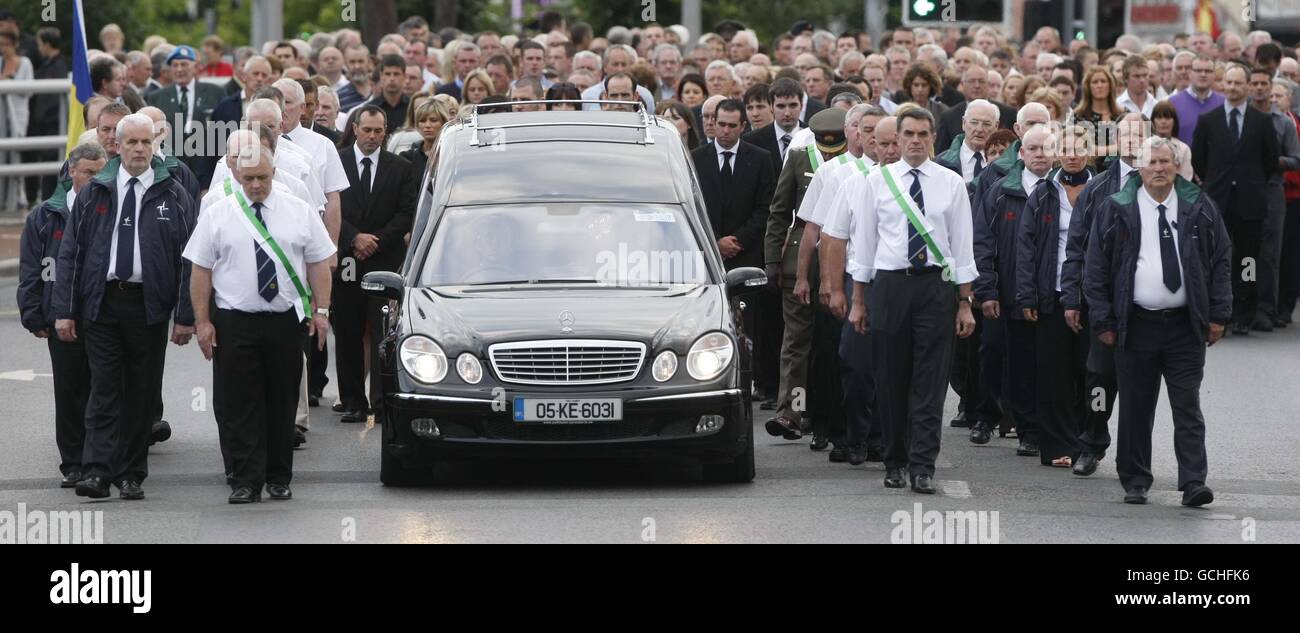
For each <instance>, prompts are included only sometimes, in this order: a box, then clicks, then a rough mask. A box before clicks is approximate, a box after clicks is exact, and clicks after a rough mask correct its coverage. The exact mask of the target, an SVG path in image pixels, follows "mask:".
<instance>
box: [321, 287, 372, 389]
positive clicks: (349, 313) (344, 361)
mask: <svg viewBox="0 0 1300 633" xmlns="http://www.w3.org/2000/svg"><path fill="white" fill-rule="evenodd" d="M331 304H332V305H331V310H332V316H331V317H330V319H331V320H332V321H333V327H334V371H335V373H337V374H338V379H339V400H341V401H342V402H343V407H344V408H345V409H347V410H348V411H367V410H369V409H370V407H371V406H372V405H373V406H379V402H371V401H370V398H369V395H368V393H370V394H373V393H375V392H376V389H377V388H378V386H379V339H380V337H381V336H382V334H381V330H382V329H383V322H382V316H383V314H382V313H381V312H380V308H381V307H382V306H383V305H384V302H383V301H381V300H379V299H375V298H372V297H369V296H367V295H366V294H364V293H362V292H361V284H359V283H357V282H355V281H341V280H339V279H335V281H334V293H333V296H332V297H331ZM367 328H368V329H367ZM367 331H369V332H370V347H369V349H367V348H366V344H365V335H366V332H367ZM367 356H369V358H370V368H371V371H370V382H371V389H370V391H369V392H367V391H366V358H367Z"/></svg>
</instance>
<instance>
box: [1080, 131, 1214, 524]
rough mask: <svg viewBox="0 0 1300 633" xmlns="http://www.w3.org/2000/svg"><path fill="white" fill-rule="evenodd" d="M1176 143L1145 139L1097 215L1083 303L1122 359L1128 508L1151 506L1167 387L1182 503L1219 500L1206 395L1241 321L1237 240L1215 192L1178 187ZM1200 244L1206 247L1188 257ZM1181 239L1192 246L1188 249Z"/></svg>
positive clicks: (1122, 464)
mask: <svg viewBox="0 0 1300 633" xmlns="http://www.w3.org/2000/svg"><path fill="white" fill-rule="evenodd" d="M1178 161H1179V159H1178V152H1177V151H1175V149H1174V146H1173V145H1172V143H1170V141H1168V140H1166V139H1163V138H1160V137H1151V138H1148V139H1147V140H1146V141H1145V142H1144V143H1143V145H1142V149H1141V152H1140V153H1139V155H1138V165H1140V167H1139V169H1138V171H1139V174H1140V176H1141V179H1140V180H1138V179H1133V180H1130V181H1129V183H1128V184H1127V185H1126V186H1125V187H1124V188H1123V189H1121V190H1120V191H1119V192H1118V193H1116V194H1115V195H1112V196H1110V197H1109V198H1108V199H1107V200H1105V201H1104V202H1103V205H1102V206H1101V207H1100V208H1099V209H1098V213H1097V217H1096V220H1095V221H1096V223H1097V225H1096V226H1095V227H1094V229H1093V236H1094V237H1093V239H1092V241H1091V242H1090V243H1089V245H1088V256H1087V270H1086V272H1085V273H1084V292H1085V293H1086V295H1087V299H1088V306H1089V309H1090V310H1091V311H1092V315H1091V318H1092V334H1093V335H1094V336H1096V337H1097V338H1098V339H1099V340H1101V341H1102V343H1104V344H1105V345H1107V346H1112V347H1114V349H1115V360H1116V370H1117V374H1118V377H1119V383H1120V384H1122V385H1124V387H1123V388H1122V389H1120V391H1119V429H1118V433H1119V442H1118V443H1119V454H1118V456H1117V458H1116V460H1115V470H1116V471H1117V472H1118V474H1119V480H1120V484H1121V485H1122V486H1123V487H1124V491H1125V496H1124V502H1125V503H1132V504H1144V503H1146V502H1147V494H1148V491H1149V489H1150V488H1151V484H1152V483H1153V482H1154V477H1153V476H1152V473H1151V429H1152V424H1153V421H1154V419H1155V415H1156V405H1157V403H1158V401H1159V397H1160V379H1161V377H1163V378H1164V381H1165V387H1166V390H1167V391H1168V394H1169V401H1170V409H1171V410H1172V412H1173V425H1174V455H1175V456H1176V457H1177V459H1178V489H1179V490H1180V491H1182V493H1183V499H1182V504H1183V505H1185V506H1202V505H1205V504H1207V503H1210V502H1212V501H1213V500H1214V493H1213V492H1212V491H1211V490H1210V488H1209V487H1208V486H1206V485H1205V479H1206V476H1207V474H1208V470H1209V467H1208V460H1207V458H1206V454H1205V419H1204V417H1203V416H1202V414H1201V406H1200V389H1201V379H1202V377H1203V375H1204V373H1205V353H1206V346H1207V345H1214V344H1215V343H1216V342H1218V341H1219V339H1220V338H1221V337H1222V336H1223V331H1224V327H1225V326H1226V325H1227V323H1228V322H1229V321H1231V320H1232V318H1233V309H1232V297H1233V293H1232V276H1233V262H1232V241H1231V239H1230V238H1229V235H1228V229H1227V227H1226V226H1225V223H1224V220H1223V217H1222V216H1221V215H1220V212H1219V208H1218V205H1216V204H1214V203H1213V202H1212V201H1211V200H1210V196H1209V195H1208V194H1207V192H1205V191H1202V190H1201V189H1199V188H1197V187H1196V186H1194V185H1192V184H1191V183H1189V182H1187V181H1185V180H1180V179H1178V177H1177V173H1178ZM1187 235H1193V236H1196V238H1197V240H1196V242H1197V248H1179V247H1178V245H1179V244H1189V243H1191V242H1190V241H1189V240H1188V239H1187V238H1186V237H1185V236H1187ZM1180 236H1183V237H1182V238H1181V239H1180Z"/></svg>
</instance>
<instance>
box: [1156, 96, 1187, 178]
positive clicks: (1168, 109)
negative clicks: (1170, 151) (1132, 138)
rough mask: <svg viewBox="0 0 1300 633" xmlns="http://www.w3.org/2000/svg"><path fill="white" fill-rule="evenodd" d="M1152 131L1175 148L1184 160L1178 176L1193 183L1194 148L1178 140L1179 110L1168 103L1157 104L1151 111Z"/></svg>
mask: <svg viewBox="0 0 1300 633" xmlns="http://www.w3.org/2000/svg"><path fill="white" fill-rule="evenodd" d="M1151 131H1152V132H1153V133H1155V135H1156V136H1159V137H1160V138H1163V139H1166V140H1168V141H1169V142H1170V144H1172V145H1173V146H1174V152H1176V153H1177V154H1178V156H1179V158H1181V159H1182V165H1181V166H1180V167H1179V168H1178V175H1179V176H1182V177H1183V179H1184V180H1187V181H1188V182H1191V181H1192V178H1193V177H1194V175H1195V174H1194V173H1193V172H1192V148H1190V147H1188V146H1187V143H1184V142H1182V141H1181V140H1179V139H1178V110H1176V109H1174V104H1172V103H1169V102H1168V101H1160V102H1157V103H1156V107H1155V108H1154V109H1152V110H1151Z"/></svg>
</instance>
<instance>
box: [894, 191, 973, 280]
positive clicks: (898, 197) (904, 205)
mask: <svg viewBox="0 0 1300 633" xmlns="http://www.w3.org/2000/svg"><path fill="white" fill-rule="evenodd" d="M880 173H881V174H883V175H884V177H885V184H886V185H889V192H890V193H892V194H894V202H897V203H898V206H899V208H901V209H902V210H903V214H904V215H906V216H907V221H908V222H911V223H912V228H914V229H916V232H917V233H920V234H921V238H922V239H924V240H925V244H926V246H929V247H930V252H932V253H934V258H935V259H936V260H938V262H939V265H940V266H942V267H943V268H944V278H945V279H947V280H949V281H951V280H953V279H955V277H954V276H953V274H952V269H951V268H949V267H948V261H947V260H946V259H944V256H943V253H942V252H940V251H939V245H938V244H935V243H934V238H933V237H930V231H928V230H926V228H925V226H924V225H923V224H921V219H920V218H918V217H916V212H915V211H913V210H912V205H911V204H910V202H911V201H910V199H909V198H908V197H907V196H904V195H903V192H902V191H901V190H900V189H899V188H898V183H897V182H895V181H894V174H893V172H892V171H891V170H890V169H889V168H888V167H885V168H882V169H881V170H880Z"/></svg>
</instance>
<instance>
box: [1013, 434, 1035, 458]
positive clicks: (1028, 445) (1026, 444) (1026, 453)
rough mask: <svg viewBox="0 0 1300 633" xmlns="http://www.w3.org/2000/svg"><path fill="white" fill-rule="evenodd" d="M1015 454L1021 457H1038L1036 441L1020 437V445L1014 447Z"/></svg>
mask: <svg viewBox="0 0 1300 633" xmlns="http://www.w3.org/2000/svg"><path fill="white" fill-rule="evenodd" d="M1016 454H1017V455H1019V456H1021V457H1038V443H1037V442H1035V441H1033V440H1027V439H1024V438H1021V439H1020V446H1018V447H1017V448H1016Z"/></svg>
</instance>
